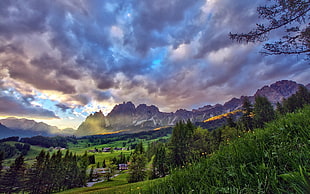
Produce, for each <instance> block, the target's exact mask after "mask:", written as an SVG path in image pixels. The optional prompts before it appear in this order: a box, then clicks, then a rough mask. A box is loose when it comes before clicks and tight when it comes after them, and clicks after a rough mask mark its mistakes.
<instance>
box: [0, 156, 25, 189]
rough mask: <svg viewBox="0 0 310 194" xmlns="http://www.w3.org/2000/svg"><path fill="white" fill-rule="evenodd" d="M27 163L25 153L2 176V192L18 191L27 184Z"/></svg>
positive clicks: (0, 181)
mask: <svg viewBox="0 0 310 194" xmlns="http://www.w3.org/2000/svg"><path fill="white" fill-rule="evenodd" d="M25 170H26V167H25V163H24V157H23V155H20V156H18V157H17V158H16V159H15V162H14V163H13V164H12V165H11V166H10V169H9V170H8V171H7V172H6V173H5V174H4V176H3V177H1V180H0V183H1V184H0V185H1V188H0V192H3V193H18V192H20V191H21V190H23V188H24V186H25V179H24V177H25Z"/></svg>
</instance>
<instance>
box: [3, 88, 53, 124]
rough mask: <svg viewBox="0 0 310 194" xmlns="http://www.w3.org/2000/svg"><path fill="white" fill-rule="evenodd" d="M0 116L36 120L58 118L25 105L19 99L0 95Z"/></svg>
mask: <svg viewBox="0 0 310 194" xmlns="http://www.w3.org/2000/svg"><path fill="white" fill-rule="evenodd" d="M0 115H2V116H30V117H35V118H45V119H46V118H48V119H55V118H58V117H57V116H56V115H55V113H54V112H52V111H49V110H45V109H43V108H41V107H34V106H31V105H29V104H23V103H21V102H20V101H19V100H18V99H15V98H14V97H11V96H5V95H3V94H0Z"/></svg>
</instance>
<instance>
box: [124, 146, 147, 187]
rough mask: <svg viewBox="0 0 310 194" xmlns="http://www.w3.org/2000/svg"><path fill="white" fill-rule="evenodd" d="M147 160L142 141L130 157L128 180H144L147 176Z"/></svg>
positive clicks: (131, 181) (130, 181)
mask: <svg viewBox="0 0 310 194" xmlns="http://www.w3.org/2000/svg"><path fill="white" fill-rule="evenodd" d="M146 162H147V158H146V155H145V151H144V148H143V144H142V142H140V143H139V144H138V145H137V146H136V149H135V151H134V152H133V154H132V156H131V158H130V165H129V171H128V173H129V177H128V182H129V183H133V182H139V181H143V180H144V179H145V178H146V175H147V173H146V169H145V166H146Z"/></svg>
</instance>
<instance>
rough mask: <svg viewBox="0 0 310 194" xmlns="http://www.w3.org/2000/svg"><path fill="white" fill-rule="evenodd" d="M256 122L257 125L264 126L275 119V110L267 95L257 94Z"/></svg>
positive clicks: (258, 126)
mask: <svg viewBox="0 0 310 194" xmlns="http://www.w3.org/2000/svg"><path fill="white" fill-rule="evenodd" d="M253 113H254V118H253V119H254V123H255V127H257V128H262V127H264V125H265V123H266V122H269V121H272V120H274V119H275V112H274V110H273V107H272V105H271V103H270V102H269V101H268V99H267V98H266V97H263V96H256V97H255V104H254V109H253Z"/></svg>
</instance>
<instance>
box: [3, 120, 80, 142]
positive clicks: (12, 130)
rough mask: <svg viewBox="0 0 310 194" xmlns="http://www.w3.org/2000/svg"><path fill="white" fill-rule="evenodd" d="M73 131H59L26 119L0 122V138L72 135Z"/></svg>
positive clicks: (53, 127)
mask: <svg viewBox="0 0 310 194" xmlns="http://www.w3.org/2000/svg"><path fill="white" fill-rule="evenodd" d="M75 131H76V130H74V129H64V130H60V129H58V128H57V127H55V126H50V125H48V124H46V123H43V122H36V121H34V120H28V119H18V118H15V117H9V118H6V119H1V120H0V138H5V137H9V136H19V137H31V136H36V135H42V136H55V135H72V134H74V133H75Z"/></svg>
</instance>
